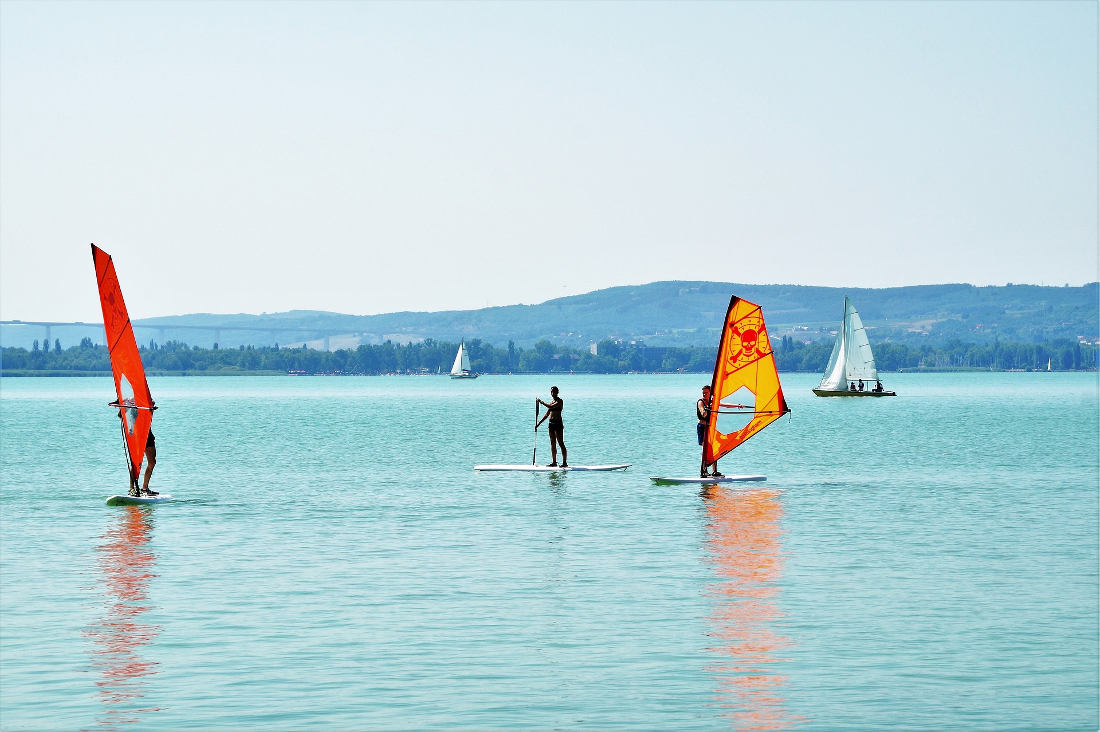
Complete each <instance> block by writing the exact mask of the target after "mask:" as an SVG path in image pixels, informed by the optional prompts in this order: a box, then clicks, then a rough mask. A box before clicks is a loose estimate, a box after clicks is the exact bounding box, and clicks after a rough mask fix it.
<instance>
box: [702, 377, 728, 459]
mask: <svg viewBox="0 0 1100 732" xmlns="http://www.w3.org/2000/svg"><path fill="white" fill-rule="evenodd" d="M695 416H696V417H698V418H699V424H698V425H696V427H695V432H696V434H697V435H698V437H699V446H700V447H702V445H703V440H705V439H706V437H707V419H708V418H709V417H710V384H707V385H705V386H704V387H703V398H702V399H698V400H696V402H695ZM710 469H711V470H710V473H709V474H708V473H707V464H706V463H702V464H701V465H700V466H699V477H700V478H724V477H725V476H724V475H722V474H721V473H719V472H718V461H717V460H715V461H714V462H713V463H712V464H711V465H710Z"/></svg>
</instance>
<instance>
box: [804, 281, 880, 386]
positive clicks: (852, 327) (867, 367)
mask: <svg viewBox="0 0 1100 732" xmlns="http://www.w3.org/2000/svg"><path fill="white" fill-rule="evenodd" d="M857 381H862V382H863V383H864V385H865V388H864V390H863V391H859V390H858V389H853V388H852V385H853V384H855V383H856V382H857ZM814 394H817V395H818V396H821V397H831V396H871V397H880V396H897V394H895V393H894V392H892V391H885V390H884V389H882V383H881V382H880V381H879V379H878V369H876V368H875V356H874V354H872V353H871V343H870V341H868V340H867V330H866V329H865V328H864V327H863V320H862V319H861V318H860V317H859V313H858V312H856V308H855V306H854V305H852V303H851V301H850V300H849V299H848V298H847V297H845V298H844V322H843V323H842V324H841V326H840V332H839V333H837V334H836V343H835V344H834V345H833V353H832V355H830V356H829V365H828V366H826V367H825V375H824V376H822V377H821V383H820V384H818V385H817V388H816V389H814Z"/></svg>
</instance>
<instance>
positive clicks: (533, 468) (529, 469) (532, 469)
mask: <svg viewBox="0 0 1100 732" xmlns="http://www.w3.org/2000/svg"><path fill="white" fill-rule="evenodd" d="M630 466H631V463H623V464H620V465H570V466H569V467H568V468H554V467H550V466H548V465H475V466H474V470H483V471H493V470H496V471H505V470H510V471H515V472H519V473H568V472H570V471H574V470H590V471H596V470H603V471H607V470H626V469H627V468H629V467H630Z"/></svg>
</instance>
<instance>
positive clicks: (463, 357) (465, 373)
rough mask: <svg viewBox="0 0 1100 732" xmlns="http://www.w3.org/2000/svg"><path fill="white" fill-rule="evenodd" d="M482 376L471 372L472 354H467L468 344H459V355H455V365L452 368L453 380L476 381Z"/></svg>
mask: <svg viewBox="0 0 1100 732" xmlns="http://www.w3.org/2000/svg"><path fill="white" fill-rule="evenodd" d="M478 376H480V374H475V373H474V372H473V371H471V370H470V354H468V353H466V344H465V343H459V344H458V353H456V354H455V362H454V365H453V366H451V378H452V379H476V378H477V377H478Z"/></svg>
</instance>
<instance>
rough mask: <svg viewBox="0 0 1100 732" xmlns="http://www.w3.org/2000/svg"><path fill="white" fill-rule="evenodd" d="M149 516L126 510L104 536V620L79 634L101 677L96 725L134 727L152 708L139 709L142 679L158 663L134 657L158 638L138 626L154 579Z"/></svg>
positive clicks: (153, 629) (155, 629) (154, 629)
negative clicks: (101, 714) (100, 704)
mask: <svg viewBox="0 0 1100 732" xmlns="http://www.w3.org/2000/svg"><path fill="white" fill-rule="evenodd" d="M152 522H153V518H152V514H151V513H150V512H149V511H148V510H147V509H145V508H141V507H138V506H126V507H124V508H123V512H122V514H121V515H120V517H119V521H118V523H117V524H116V525H115V526H114V527H113V528H111V529H110V530H108V531H107V533H106V534H104V535H103V543H102V544H100V545H99V547H98V549H99V562H98V563H99V567H100V569H101V570H102V572H103V577H104V581H105V584H106V588H107V601H106V604H105V606H104V610H105V616H104V618H103V619H102V620H100V621H99V622H98V623H96V624H94V625H91V626H89V627H88V629H87V630H86V631H85V632H84V635H85V637H87V638H89V639H90V640H91V641H92V646H91V655H92V663H93V665H94V666H95V667H96V668H97V669H98V670H99V672H100V674H101V678H100V680H99V681H97V682H96V686H98V687H99V694H100V700H101V701H102V702H103V703H104V704H105V705H106V706H107V709H106V715H105V717H104V718H102V719H101V720H100V725H101V726H114V725H119V724H133V723H136V722H139V721H140V717H141V715H142V714H143V713H146V712H151V711H156V709H155V708H151V707H145V708H142V707H140V706H139V700H140V699H141V698H142V697H143V696H144V695H145V686H146V681H145V679H146V678H147V677H149V676H152V675H153V674H155V673H156V671H157V669H156V667H157V664H156V663H155V662H152V661H146V660H143V659H142V658H141V656H139V655H138V651H139V650H140V649H141V647H142V646H145V645H148V644H149V643H150V642H152V641H153V639H155V638H156V637H157V635H159V634H160V626H159V625H149V624H146V623H142V622H140V618H141V615H142V614H143V613H145V612H146V611H147V610H150V609H151V608H152V606H151V605H150V604H149V594H148V593H149V582H150V580H151V579H152V578H153V577H156V575H155V574H154V573H153V571H152V570H153V566H154V563H155V562H156V557H155V556H153V553H152V552H151V551H149V549H148V547H147V546H146V545H147V544H148V543H149V537H150V534H151V531H152Z"/></svg>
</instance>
